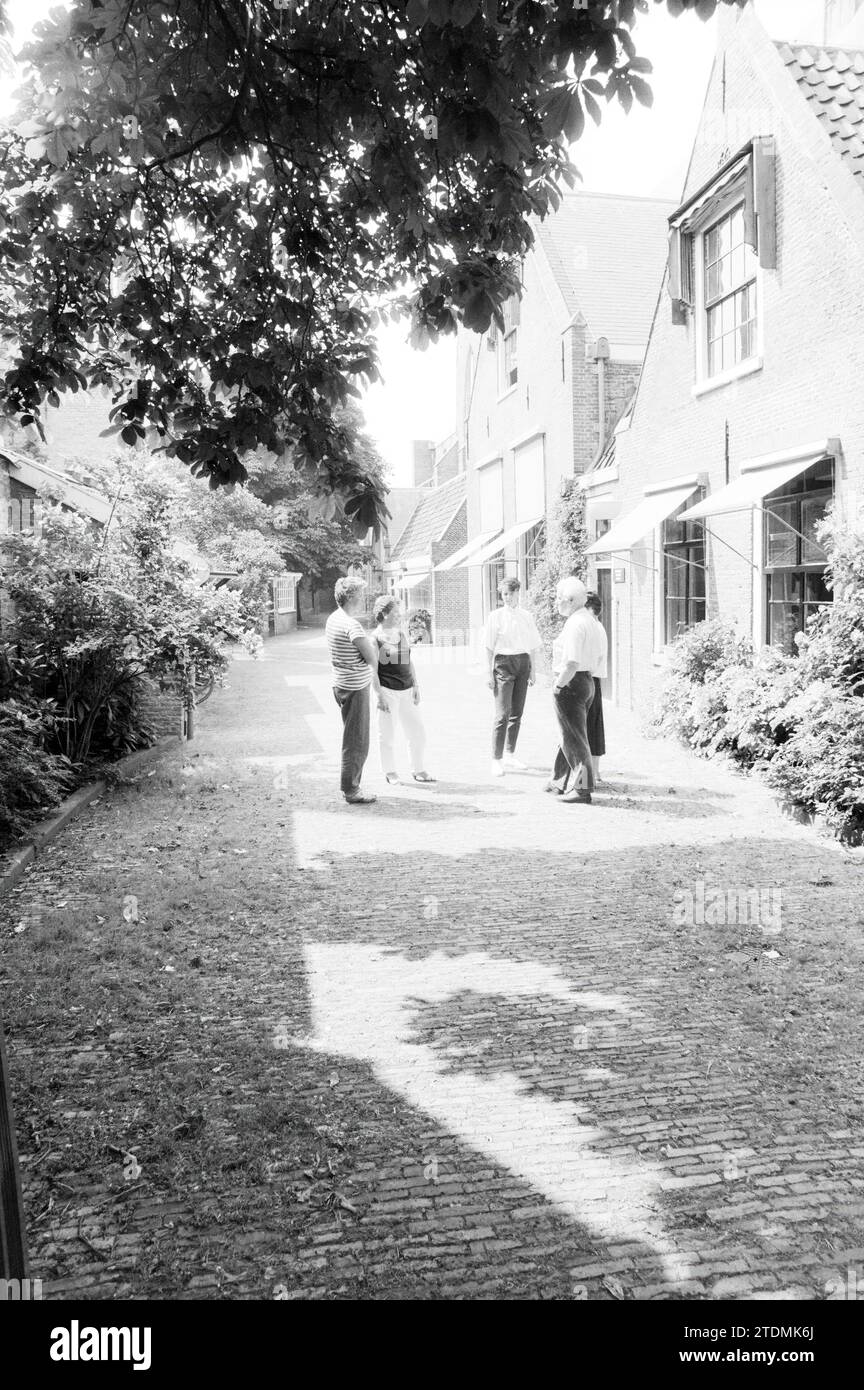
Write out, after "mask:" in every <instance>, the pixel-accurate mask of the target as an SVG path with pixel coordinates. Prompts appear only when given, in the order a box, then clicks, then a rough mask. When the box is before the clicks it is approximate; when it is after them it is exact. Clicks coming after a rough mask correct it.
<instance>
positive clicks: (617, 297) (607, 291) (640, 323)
mask: <svg viewBox="0 0 864 1390" xmlns="http://www.w3.org/2000/svg"><path fill="white" fill-rule="evenodd" d="M674 211H675V204H674V203H671V202H667V201H665V200H661V199H658V198H625V197H621V196H618V195H616V194H605V193H568V194H567V195H566V196H565V197H564V198H563V199H562V202H561V207H560V208H559V210H558V212H556V213H553V214H552V215H551V216H550V217H547V219H546V220H545V222H541V223H538V226H537V239H538V241H539V242H540V244H541V245H542V247H543V249H544V251H545V253H546V257H547V260H548V261H549V266H550V269H551V270H552V273H553V275H554V276H555V279H556V280H557V282H558V285H559V287H560V289H561V292H562V294H563V295H564V299H565V302H566V304H567V307H568V309H569V310H570V311H571V313H573V314H575V313H577V312H581V313H582V315H583V317H584V318H585V320H586V322H587V324H588V331H589V333H590V334H591V335H592V336H593V337H604V338H608V339H609V343H610V346H611V349H612V355H613V357H622V356H623V357H627V358H629V359H632V360H639V359H640V358H641V357H642V354H643V352H644V350H645V346H646V344H647V342H648V334H649V332H650V329H651V321H652V319H653V317H654V310H655V308H656V306H657V289H658V286H659V284H660V281H661V279H662V276H663V267H664V265H665V263H666V249H667V236H668V232H669V228H668V225H667V220H668V218H669V217H670V215H671V214H672V213H673V212H674Z"/></svg>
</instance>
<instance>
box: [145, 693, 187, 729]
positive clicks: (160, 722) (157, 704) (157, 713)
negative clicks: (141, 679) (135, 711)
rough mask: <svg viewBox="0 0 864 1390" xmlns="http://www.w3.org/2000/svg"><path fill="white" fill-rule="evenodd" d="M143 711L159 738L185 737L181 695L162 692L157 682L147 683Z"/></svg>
mask: <svg viewBox="0 0 864 1390" xmlns="http://www.w3.org/2000/svg"><path fill="white" fill-rule="evenodd" d="M144 687H145V688H144V694H143V695H142V699H141V704H142V709H143V711H144V713H145V715H146V717H147V719H148V720H149V721H150V723H151V724H152V725H153V727H154V729H155V731H156V737H157V738H167V737H168V735H169V734H177V735H178V736H180V737H182V735H183V701H182V700H181V698H180V696H179V695H173V694H170V693H169V692H167V691H161V690H160V689H159V686H158V685H157V684H156V683H155V681H145V683H144Z"/></svg>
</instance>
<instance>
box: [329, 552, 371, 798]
mask: <svg viewBox="0 0 864 1390" xmlns="http://www.w3.org/2000/svg"><path fill="white" fill-rule="evenodd" d="M365 587H366V585H365V582H364V580H362V579H354V578H349V579H337V581H336V588H335V590H334V597H335V599H336V603H337V604H338V607H337V608H336V611H335V612H334V613H331V614H330V617H329V618H328V619H327V623H326V626H325V628H324V632H325V634H326V637H327V646H328V648H329V650H330V663H331V665H332V667H333V694H334V696H335V697H336V703H337V705H338V706H339V709H340V711H341V713H342V779H341V787H342V795H343V796H344V797H345V800H346V801H347V802H348V804H349V805H351V806H366V805H368V804H369V802H371V801H377V799H378V798H377V797H375V796H373V795H372V794H371V793H370V792H364V791H362V790H361V787H360V779H361V777H362V775H363V767H364V764H365V762H366V758H367V757H368V754H369V687H370V685H374V686H375V688H376V690H377V689H379V686H378V652H377V650H376V647H375V644H374V642H372V640H371V639H370V638H369V637H367V635H366V632H365V631H364V628H363V624H362V623H361V622H360V619H359V617H358V614H359V613H360V612H361V610H362V607H363V590H364V589H365Z"/></svg>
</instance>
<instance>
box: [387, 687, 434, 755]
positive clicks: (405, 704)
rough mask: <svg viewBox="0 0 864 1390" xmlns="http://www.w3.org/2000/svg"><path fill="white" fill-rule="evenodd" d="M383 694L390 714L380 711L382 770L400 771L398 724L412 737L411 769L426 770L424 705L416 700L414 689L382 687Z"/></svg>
mask: <svg viewBox="0 0 864 1390" xmlns="http://www.w3.org/2000/svg"><path fill="white" fill-rule="evenodd" d="M381 693H382V695H383V696H384V699H385V700H386V701H387V703H388V705H389V706H390V710H389V713H387V714H385V713H384V711H383V710H380V709H379V711H378V746H379V748H380V750H381V769H382V771H383V772H395V771H396V725H397V723H399V724H401V725H402V730H403V732H404V734H405V737H406V739H407V740H408V751H409V753H410V755H411V771H412V772H424V771H425V767H424V765H423V757H424V754H425V752H426V730H425V728H424V727H423V716H422V715H421V713H420V706H419V705H415V703H414V691H413V689H409V690H382V691H381Z"/></svg>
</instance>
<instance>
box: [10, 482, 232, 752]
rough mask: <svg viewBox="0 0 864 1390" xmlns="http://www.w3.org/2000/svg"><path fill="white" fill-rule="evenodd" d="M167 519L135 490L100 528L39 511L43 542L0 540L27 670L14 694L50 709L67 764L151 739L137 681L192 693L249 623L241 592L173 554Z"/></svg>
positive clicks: (50, 741)
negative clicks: (209, 580)
mask: <svg viewBox="0 0 864 1390" xmlns="http://www.w3.org/2000/svg"><path fill="white" fill-rule="evenodd" d="M167 511H168V508H167V505H166V501H165V498H164V497H162V496H160V495H159V493H158V491H157V490H155V489H154V490H151V491H148V490H147V489H146V488H142V491H141V493H140V494H139V496H138V497H137V498H136V499H135V501H134V502H132V503H128V504H127V506H126V508H125V509H124V513H123V518H122V523H119V522H118V521H117V520H115V523H114V525H113V527H111V528H107V529H106V530H104V531H99V530H97V529H95V528H94V527H92V526H91V525H90V524H89V523H88V522H86V521H84V520H83V519H82V518H81V517H78V516H76V515H74V514H73V513H70V512H63V511H62V510H61V509H60V508H50V507H46V509H45V513H44V520H43V524H42V529H41V533H40V534H38V535H23V534H22V535H15V536H11V537H6V538H4V539H3V541H2V543H0V555H2V557H3V564H4V570H5V571H6V574H7V576H8V577H7V579H6V587H7V590H8V593H9V596H10V598H11V600H12V603H13V607H14V617H13V620H12V622H11V624H10V625H9V636H10V638H11V640H12V643H13V644H14V647H15V650H16V652H17V653H18V656H19V660H20V661H26V662H29V666H28V669H27V671H26V672H24V670H23V668H21V669H19V671H18V676H17V680H16V682H15V683H14V690H13V693H14V694H15V695H16V696H19V695H20V696H23V695H27V696H29V697H30V698H33V699H43V700H44V699H49V700H51V701H53V702H54V707H55V709H56V717H55V719H54V721H53V724H52V726H51V727H50V728H46V730H45V732H46V739H47V746H48V749H49V751H56V752H60V753H62V754H64V755H65V757H67V758H68V759H69V761H70V762H72V763H75V764H79V763H83V762H85V761H86V760H88V759H89V758H91V757H94V756H106V755H109V756H117V755H118V753H122V752H126V751H128V750H129V749H130V748H132V747H138V746H141V745H142V744H143V743H146V742H148V741H149V740H150V739H151V737H152V730H151V729H150V726H149V725H148V724H146V723H145V721H144V720H143V718H142V715H141V710H140V703H139V696H140V693H141V689H142V682H143V679H144V678H145V677H149V678H151V679H155V680H157V681H159V682H160V683H163V684H171V685H173V686H174V688H176V689H179V690H180V691H181V692H182V693H184V694H187V693H190V692H191V690H192V687H193V684H194V681H195V679H196V678H197V679H198V680H199V681H200V680H201V679H204V678H206V677H207V676H208V675H219V674H220V673H221V672H222V671H223V670H224V669H225V667H226V665H227V661H228V658H227V655H226V651H225V643H226V641H236V640H238V639H239V638H240V635H241V633H242V632H243V631H244V630H245V629H246V628H247V627H248V626H249V614H248V612H247V609H246V606H245V604H244V601H243V598H242V595H240V594H237V593H232V592H228V591H225V590H216V589H212V588H209V587H201V586H200V585H199V584H198V583H197V582H196V580H195V579H194V578H193V576H192V573H191V571H190V569H189V567H188V565H187V564H186V563H185V562H184V561H183V560H182V559H180V558H178V557H177V555H175V554H174V553H173V551H172V549H171V542H172V530H171V524H170V516H169V515H167Z"/></svg>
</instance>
